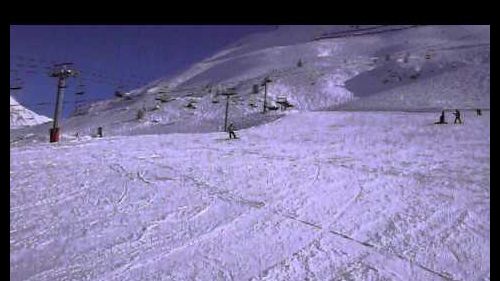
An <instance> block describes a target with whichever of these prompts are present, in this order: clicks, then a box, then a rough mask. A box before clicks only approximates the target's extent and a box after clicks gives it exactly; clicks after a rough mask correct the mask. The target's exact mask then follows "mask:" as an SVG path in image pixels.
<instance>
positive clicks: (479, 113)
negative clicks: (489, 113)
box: [476, 108, 482, 116]
mask: <svg viewBox="0 0 500 281" xmlns="http://www.w3.org/2000/svg"><path fill="white" fill-rule="evenodd" d="M476 113H477V116H481V114H482V113H481V109H479V108H478V109H476Z"/></svg>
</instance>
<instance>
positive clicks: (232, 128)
mask: <svg viewBox="0 0 500 281" xmlns="http://www.w3.org/2000/svg"><path fill="white" fill-rule="evenodd" d="M227 131H228V132H229V138H230V139H232V138H234V139H237V137H236V134H235V133H234V131H236V127H235V126H234V124H233V123H231V124H229V127H227Z"/></svg>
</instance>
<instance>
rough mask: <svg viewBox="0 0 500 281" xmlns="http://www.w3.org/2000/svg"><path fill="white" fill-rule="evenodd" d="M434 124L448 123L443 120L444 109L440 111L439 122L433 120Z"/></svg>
mask: <svg viewBox="0 0 500 281" xmlns="http://www.w3.org/2000/svg"><path fill="white" fill-rule="evenodd" d="M434 124H448V123H446V121H444V110H443V111H441V116H439V122H435V123H434Z"/></svg>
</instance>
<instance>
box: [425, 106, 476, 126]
mask: <svg viewBox="0 0 500 281" xmlns="http://www.w3.org/2000/svg"><path fill="white" fill-rule="evenodd" d="M476 114H477V115H478V116H481V114H482V113H481V109H479V108H478V109H476ZM453 115H455V121H454V122H453V124H457V123H458V124H462V118H461V115H460V111H459V110H458V109H455V112H453ZM434 124H448V123H447V122H446V121H445V119H444V110H443V111H441V116H439V121H438V122H436V123H434Z"/></svg>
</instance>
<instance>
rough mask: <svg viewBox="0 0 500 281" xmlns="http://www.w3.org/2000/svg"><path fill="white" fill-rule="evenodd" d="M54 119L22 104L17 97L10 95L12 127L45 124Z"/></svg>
mask: <svg viewBox="0 0 500 281" xmlns="http://www.w3.org/2000/svg"><path fill="white" fill-rule="evenodd" d="M51 120H52V119H50V118H48V117H46V116H43V115H39V114H37V113H35V112H33V111H31V110H29V109H27V108H26V107H24V106H22V105H21V104H20V103H19V102H18V101H17V100H16V99H15V98H13V97H12V96H10V128H11V129H17V128H21V127H25V126H33V125H37V124H43V123H47V122H49V121H51Z"/></svg>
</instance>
